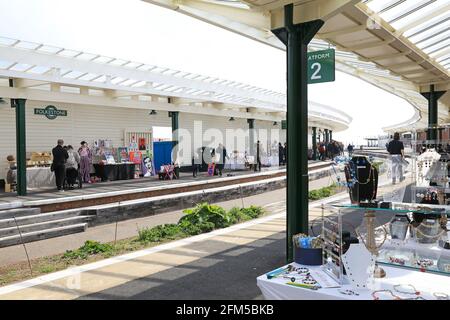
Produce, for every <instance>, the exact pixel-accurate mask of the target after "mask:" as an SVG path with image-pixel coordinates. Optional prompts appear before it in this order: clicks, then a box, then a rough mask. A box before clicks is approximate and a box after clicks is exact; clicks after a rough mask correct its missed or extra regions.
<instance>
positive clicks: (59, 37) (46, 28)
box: [0, 0, 413, 143]
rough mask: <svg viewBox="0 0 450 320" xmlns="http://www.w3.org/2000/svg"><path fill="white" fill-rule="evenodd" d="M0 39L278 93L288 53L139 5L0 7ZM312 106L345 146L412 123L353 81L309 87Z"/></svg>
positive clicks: (403, 109)
mask: <svg viewBox="0 0 450 320" xmlns="http://www.w3.org/2000/svg"><path fill="white" fill-rule="evenodd" d="M0 36H4V37H11V38H16V39H20V40H26V41H34V42H39V43H45V44H48V45H54V46H60V47H65V48H68V49H74V50H80V51H85V52H90V53H96V54H102V55H107V56H112V57H115V58H122V59H126V60H134V61H137V62H142V63H149V64H153V65H159V66H163V67H168V68H172V69H177V70H182V71H188V72H193V73H198V74H203V75H209V76H214V77H220V78H223V79H229V80H234V81H240V82H244V83H248V84H251V85H255V86H260V87H264V88H267V89H272V90H276V91H280V92H284V91H285V88H286V80H285V79H286V77H285V73H286V64H285V52H284V51H281V50H278V49H275V48H272V47H269V46H267V45H264V44H261V43H259V42H256V41H253V40H250V39H247V38H245V37H242V36H239V35H236V34H234V33H231V32H229V31H226V30H223V29H221V28H217V27H214V26H212V25H209V24H206V23H204V22H201V21H198V20H195V19H193V18H191V17H188V16H185V15H182V14H179V13H176V12H174V11H170V10H167V9H163V8H160V7H156V6H153V5H151V4H148V3H146V2H143V1H140V0H14V1H11V0H0ZM309 100H312V101H316V102H319V103H323V104H327V105H330V106H333V107H335V108H338V109H340V110H343V111H344V112H346V113H348V114H349V115H350V116H352V117H353V123H352V125H351V127H350V129H349V130H346V131H345V132H342V133H340V134H334V135H333V137H335V138H336V139H340V140H342V141H344V142H352V141H353V142H354V143H357V141H360V140H361V139H362V138H363V137H366V136H373V135H377V134H381V133H382V130H381V128H382V127H384V126H387V125H391V124H395V123H399V122H402V121H404V120H407V119H409V118H411V117H412V116H413V109H412V107H411V106H410V105H409V104H408V103H407V102H406V101H405V100H403V99H401V98H398V97H396V96H394V95H392V94H390V93H387V92H385V91H383V90H381V89H378V88H376V87H374V86H372V85H370V84H367V83H366V82H364V81H361V80H359V79H357V78H354V77H352V76H349V75H346V74H343V73H340V72H337V74H336V81H335V82H332V83H325V84H313V85H309Z"/></svg>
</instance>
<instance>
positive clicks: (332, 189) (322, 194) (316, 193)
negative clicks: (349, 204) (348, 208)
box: [308, 184, 339, 200]
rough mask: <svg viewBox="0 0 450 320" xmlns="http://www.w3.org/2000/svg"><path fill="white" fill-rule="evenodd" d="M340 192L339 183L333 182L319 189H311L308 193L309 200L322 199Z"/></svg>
mask: <svg viewBox="0 0 450 320" xmlns="http://www.w3.org/2000/svg"><path fill="white" fill-rule="evenodd" d="M337 192H339V188H338V185H337V184H332V185H330V186H328V187H323V188H320V189H317V190H311V191H310V192H309V194H308V199H309V200H320V199H323V198H327V197H330V196H332V195H334V194H336V193H337Z"/></svg>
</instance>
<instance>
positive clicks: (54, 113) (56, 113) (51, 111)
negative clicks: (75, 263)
mask: <svg viewBox="0 0 450 320" xmlns="http://www.w3.org/2000/svg"><path fill="white" fill-rule="evenodd" d="M34 114H37V115H42V116H46V117H47V118H48V119H50V120H53V119H56V118H57V117H67V110H58V109H57V108H56V107H55V106H47V107H45V108H43V109H42V108H34Z"/></svg>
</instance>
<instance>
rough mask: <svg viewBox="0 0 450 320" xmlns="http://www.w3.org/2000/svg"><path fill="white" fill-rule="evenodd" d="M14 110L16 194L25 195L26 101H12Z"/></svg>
mask: <svg viewBox="0 0 450 320" xmlns="http://www.w3.org/2000/svg"><path fill="white" fill-rule="evenodd" d="M14 102H15V108H16V161H17V194H18V195H19V196H24V195H26V194H27V158H26V150H27V147H26V129H25V128H26V126H25V102H26V99H14Z"/></svg>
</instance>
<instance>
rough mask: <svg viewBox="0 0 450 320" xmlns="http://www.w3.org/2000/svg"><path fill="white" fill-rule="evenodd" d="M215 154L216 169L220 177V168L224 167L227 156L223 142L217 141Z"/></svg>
mask: <svg viewBox="0 0 450 320" xmlns="http://www.w3.org/2000/svg"><path fill="white" fill-rule="evenodd" d="M216 154H217V156H218V158H219V160H218V161H217V169H218V170H219V176H220V177H221V176H222V170H223V169H224V168H225V162H226V158H228V155H227V149H225V147H224V146H223V144H221V143H219V146H218V147H217V149H216Z"/></svg>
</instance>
